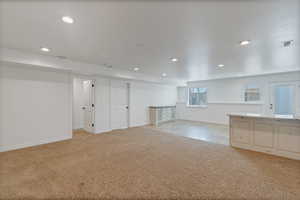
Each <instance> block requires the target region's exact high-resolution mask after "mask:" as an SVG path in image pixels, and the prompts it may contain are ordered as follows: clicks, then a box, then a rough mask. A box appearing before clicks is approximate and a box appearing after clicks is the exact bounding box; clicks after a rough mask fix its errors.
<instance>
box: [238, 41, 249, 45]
mask: <svg viewBox="0 0 300 200" xmlns="http://www.w3.org/2000/svg"><path fill="white" fill-rule="evenodd" d="M248 44H250V40H243V41H240V45H241V46H246V45H248Z"/></svg>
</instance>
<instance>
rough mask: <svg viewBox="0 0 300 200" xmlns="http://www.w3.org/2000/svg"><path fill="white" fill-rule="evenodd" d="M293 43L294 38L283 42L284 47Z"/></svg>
mask: <svg viewBox="0 0 300 200" xmlns="http://www.w3.org/2000/svg"><path fill="white" fill-rule="evenodd" d="M292 44H293V40H287V41H284V42H283V46H284V47H289V46H291V45H292Z"/></svg>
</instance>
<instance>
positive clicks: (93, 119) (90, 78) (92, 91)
mask: <svg viewBox="0 0 300 200" xmlns="http://www.w3.org/2000/svg"><path fill="white" fill-rule="evenodd" d="M74 79H80V80H81V81H82V83H83V81H85V80H90V81H91V82H92V84H93V85H94V87H92V88H91V93H92V94H91V102H92V104H94V106H93V107H92V123H93V124H94V126H93V127H92V128H91V132H90V133H95V130H96V129H95V127H96V123H95V113H96V105H95V87H96V84H95V83H96V79H94V78H93V77H88V76H85V75H80V74H72V75H71V86H72V87H71V92H70V96H71V98H70V99H71V106H70V110H71V112H70V113H71V130H72V132H73V131H74V129H73V114H74V109H73V104H74V94H73V91H74ZM83 120H84V119H83ZM79 130H84V125H83V127H82V128H80V129H79ZM72 137H73V134H72Z"/></svg>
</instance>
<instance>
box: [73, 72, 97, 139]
mask: <svg viewBox="0 0 300 200" xmlns="http://www.w3.org/2000/svg"><path fill="white" fill-rule="evenodd" d="M88 133H95V81H94V80H89V79H80V78H74V79H73V136H74V135H82V134H88Z"/></svg>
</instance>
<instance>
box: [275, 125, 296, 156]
mask: <svg viewBox="0 0 300 200" xmlns="http://www.w3.org/2000/svg"><path fill="white" fill-rule="evenodd" d="M277 149H278V150H282V151H288V152H295V153H300V127H297V126H286V125H281V126H278V127H277Z"/></svg>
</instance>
